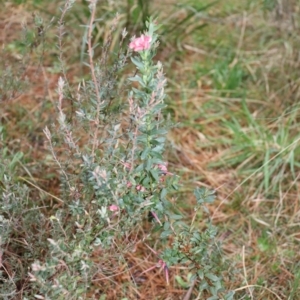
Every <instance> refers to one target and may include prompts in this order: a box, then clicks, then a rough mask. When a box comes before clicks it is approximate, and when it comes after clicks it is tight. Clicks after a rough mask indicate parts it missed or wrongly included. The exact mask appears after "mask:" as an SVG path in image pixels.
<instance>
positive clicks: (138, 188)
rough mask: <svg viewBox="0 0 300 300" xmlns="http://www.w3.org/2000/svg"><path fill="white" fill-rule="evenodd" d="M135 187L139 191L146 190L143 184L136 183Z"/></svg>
mask: <svg viewBox="0 0 300 300" xmlns="http://www.w3.org/2000/svg"><path fill="white" fill-rule="evenodd" d="M135 188H136V190H137V191H139V192H145V191H146V189H145V187H143V186H142V185H140V184H138V185H137V186H136V187H135Z"/></svg>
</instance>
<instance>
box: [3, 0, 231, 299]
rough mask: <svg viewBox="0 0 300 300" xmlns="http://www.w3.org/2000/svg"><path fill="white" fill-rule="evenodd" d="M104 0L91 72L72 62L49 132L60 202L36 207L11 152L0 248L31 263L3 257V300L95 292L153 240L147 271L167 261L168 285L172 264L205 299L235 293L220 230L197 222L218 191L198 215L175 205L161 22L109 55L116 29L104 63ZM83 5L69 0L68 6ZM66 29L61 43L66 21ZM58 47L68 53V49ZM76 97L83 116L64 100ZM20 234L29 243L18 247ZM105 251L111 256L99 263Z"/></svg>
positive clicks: (203, 197) (201, 203)
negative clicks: (73, 79) (226, 275)
mask: <svg viewBox="0 0 300 300" xmlns="http://www.w3.org/2000/svg"><path fill="white" fill-rule="evenodd" d="M96 2H97V1H90V4H89V8H90V13H91V18H90V23H89V24H88V34H87V37H86V41H85V42H86V45H87V49H88V52H87V63H86V64H87V66H88V68H89V71H90V79H89V80H82V81H81V83H80V85H79V87H78V88H74V87H72V83H70V82H68V79H67V76H66V73H67V71H66V70H63V72H62V74H64V76H62V77H60V78H59V81H58V89H57V95H58V100H57V122H56V124H53V126H51V127H50V128H48V127H46V128H45V129H44V133H45V136H46V139H47V143H48V148H49V151H50V152H51V154H52V157H53V161H54V162H55V163H56V165H57V169H58V172H59V176H60V188H61V192H60V195H59V197H55V201H57V204H55V205H54V206H52V207H48V209H46V210H45V209H41V208H40V207H39V206H38V205H36V204H35V203H34V201H33V199H31V194H30V191H29V187H28V186H26V185H21V184H20V183H18V182H16V181H15V180H14V178H16V171H15V163H12V162H11V159H13V160H15V162H17V161H20V160H21V159H22V157H21V156H20V155H17V154H15V155H13V154H11V153H8V152H7V149H6V150H5V147H4V148H2V149H1V155H2V156H3V160H2V161H1V182H0V184H1V187H0V189H1V199H0V201H1V205H0V229H1V240H0V247H1V249H2V250H1V251H2V252H1V253H0V254H3V253H4V252H5V251H8V249H17V248H18V247H19V248H20V247H23V250H22V251H23V258H22V259H23V261H25V262H23V265H24V266H25V268H24V267H23V268H21V267H20V268H16V270H15V273H14V274H13V273H12V272H10V271H9V270H8V269H7V268H5V265H4V264H3V266H4V267H3V268H2V269H1V274H0V275H1V283H2V287H1V292H0V294H1V297H4V298H3V299H15V298H14V297H16V295H17V294H18V293H19V294H20V293H21V294H22V299H33V298H34V299H96V298H94V296H91V294H92V290H93V279H94V278H95V276H96V274H97V272H103V273H105V274H106V272H108V271H107V270H104V269H103V268H102V266H103V265H104V264H106V263H107V261H112V262H115V263H117V264H123V263H124V261H125V259H124V257H125V255H126V253H129V252H132V251H133V249H135V248H136V247H137V245H138V244H145V245H146V247H147V248H148V249H149V252H152V253H155V254H156V256H157V264H156V265H154V266H153V267H151V268H149V269H147V270H146V271H144V272H143V273H145V272H151V270H152V269H153V268H157V267H159V268H161V269H162V270H163V272H164V275H165V280H166V285H169V284H170V275H171V272H172V271H171V267H177V266H184V267H185V268H186V269H187V270H188V273H189V274H192V275H191V276H189V278H190V282H189V284H188V285H187V287H189V286H192V287H194V286H195V289H196V288H197V289H198V293H200V294H203V297H206V299H211V300H212V299H233V294H234V293H233V292H228V293H227V292H226V290H225V289H224V287H223V284H222V281H223V278H222V274H223V272H224V266H225V264H224V262H223V258H222V253H221V250H220V245H219V243H218V242H217V238H216V235H217V230H216V228H215V227H214V226H213V225H212V224H211V222H210V221H209V217H207V222H206V223H207V224H206V226H205V227H204V229H203V228H202V229H200V228H199V226H197V225H196V220H198V218H199V215H200V216H201V217H202V218H203V217H205V216H206V214H207V213H208V210H207V209H206V208H205V204H207V203H211V202H212V201H213V200H214V193H213V192H210V191H208V190H206V189H202V188H197V189H196V190H195V193H194V194H195V197H196V200H197V205H196V207H195V208H194V212H193V216H192V218H191V221H189V219H190V218H186V216H185V215H184V214H183V213H181V212H180V209H179V207H178V205H176V202H177V201H180V199H177V198H176V191H177V190H178V188H179V186H180V183H179V176H177V175H176V174H174V173H172V172H170V170H169V168H168V162H167V161H166V158H165V144H166V135H167V133H168V130H169V129H170V127H171V126H172V124H171V123H170V122H169V121H168V120H166V119H165V116H164V113H163V111H164V108H165V107H166V105H165V104H164V99H165V97H166V94H165V90H164V88H165V86H166V78H165V76H164V72H163V67H162V63H161V62H160V61H156V60H155V55H156V49H157V47H158V46H159V42H158V34H157V30H158V28H159V26H158V25H157V24H156V22H155V21H154V20H152V19H151V18H150V19H149V21H147V22H146V31H145V32H144V33H143V34H142V35H141V36H140V37H137V38H136V37H133V38H131V42H130V44H129V46H128V45H127V42H125V41H126V36H127V32H126V30H124V31H123V32H122V36H121V38H120V48H119V52H118V53H114V54H112V53H109V49H110V47H109V46H110V42H111V36H112V34H113V30H114V28H112V30H111V33H110V37H109V38H108V40H107V42H106V43H105V44H104V45H103V46H102V55H101V57H100V59H98V60H97V59H95V58H94V55H93V54H94V45H92V35H93V28H94V23H95V12H96ZM73 4H74V3H73V1H66V5H65V6H64V8H63V11H62V15H65V14H66V13H67V12H68V11H69V10H70V9H71V8H72V5H73ZM59 32H60V34H59V45H63V43H62V40H63V36H64V28H63V22H60V24H59ZM60 51H61V55H60V58H61V60H62V59H63V57H64V55H66V54H65V53H63V49H60ZM61 63H62V65H63V62H61ZM129 63H132V64H133V66H134V67H135V70H134V75H133V76H129V77H128V81H126V83H124V81H120V80H119V77H120V76H121V74H124V68H125V66H126V65H127V66H128V64H129ZM129 67H130V66H129ZM122 72H123V73H122ZM120 82H121V84H120ZM129 82H131V84H130V85H129ZM70 95H71V96H72V99H75V100H73V103H72V105H73V107H74V116H73V115H72V110H69V109H68V107H67V105H66V103H65V99H68V98H69V97H70ZM2 143H3V145H4V137H3V140H2ZM13 157H15V158H13ZM8 165H9V166H10V167H9V168H8V167H7V166H8ZM21 236H22V241H23V242H24V243H25V245H22V246H20V245H17V241H20V239H18V237H21ZM3 251H4V252H3ZM95 252H97V253H101V255H100V257H98V258H97V261H96V260H95V259H93V256H94V253H95ZM24 253H25V254H24ZM116 257H117V259H116ZM7 265H8V264H7ZM114 267H116V266H112V267H111V270H110V271H109V272H110V273H112V272H113V270H114ZM26 268H28V269H26ZM18 284H22V286H23V288H22V291H20V289H19V288H18ZM127 284H128V283H127ZM132 284H134V283H132ZM135 285H136V287H137V288H138V285H137V284H135ZM102 296H103V297H105V288H103V291H102V295H101V298H100V299H104V298H102Z"/></svg>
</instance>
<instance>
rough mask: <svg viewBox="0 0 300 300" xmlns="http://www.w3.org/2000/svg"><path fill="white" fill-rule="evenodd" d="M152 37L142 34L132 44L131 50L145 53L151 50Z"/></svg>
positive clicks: (130, 45)
mask: <svg viewBox="0 0 300 300" xmlns="http://www.w3.org/2000/svg"><path fill="white" fill-rule="evenodd" d="M150 43H151V36H148V35H144V34H142V35H141V36H140V37H139V38H135V39H134V40H133V41H132V42H131V43H130V44H129V48H130V49H132V50H133V51H137V52H138V51H143V50H148V49H150V46H151V44H150Z"/></svg>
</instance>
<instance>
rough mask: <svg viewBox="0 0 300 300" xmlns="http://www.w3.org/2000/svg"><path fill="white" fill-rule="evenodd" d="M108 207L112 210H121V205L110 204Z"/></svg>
mask: <svg viewBox="0 0 300 300" xmlns="http://www.w3.org/2000/svg"><path fill="white" fill-rule="evenodd" d="M108 209H109V210H110V211H117V210H119V206H118V205H115V204H113V205H110V206H109V207H108Z"/></svg>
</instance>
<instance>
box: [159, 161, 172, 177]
mask: <svg viewBox="0 0 300 300" xmlns="http://www.w3.org/2000/svg"><path fill="white" fill-rule="evenodd" d="M167 165H168V164H167V163H165V164H158V165H157V168H158V169H159V170H160V171H161V174H162V175H174V174H173V173H170V172H169V171H168V167H167Z"/></svg>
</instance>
